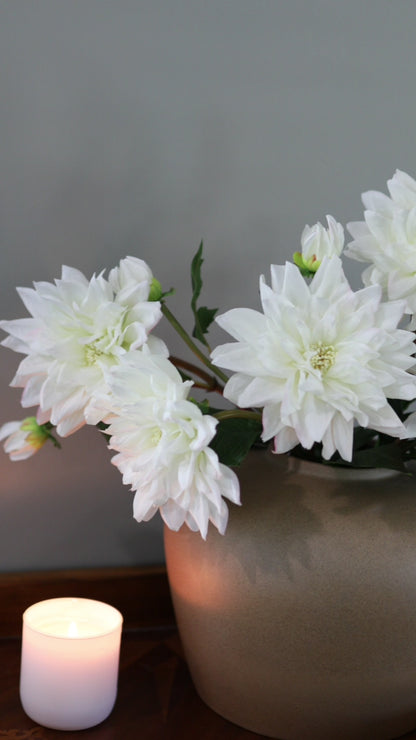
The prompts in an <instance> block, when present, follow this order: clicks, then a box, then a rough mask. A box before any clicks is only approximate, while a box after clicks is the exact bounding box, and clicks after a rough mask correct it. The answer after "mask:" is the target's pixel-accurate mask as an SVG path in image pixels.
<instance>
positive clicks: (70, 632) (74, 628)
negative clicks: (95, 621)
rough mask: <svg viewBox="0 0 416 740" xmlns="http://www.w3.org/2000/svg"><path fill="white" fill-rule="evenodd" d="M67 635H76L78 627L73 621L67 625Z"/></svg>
mask: <svg viewBox="0 0 416 740" xmlns="http://www.w3.org/2000/svg"><path fill="white" fill-rule="evenodd" d="M68 637H78V627H77V625H76V624H75V622H71V624H70V625H69V627H68Z"/></svg>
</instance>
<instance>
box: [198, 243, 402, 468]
mask: <svg viewBox="0 0 416 740" xmlns="http://www.w3.org/2000/svg"><path fill="white" fill-rule="evenodd" d="M271 276H272V287H271V288H270V287H269V286H267V285H266V283H265V281H264V278H261V281H260V291H261V300H262V305H263V311H264V314H262V313H260V312H258V311H254V310H251V309H246V308H237V309H233V310H231V311H228V312H227V313H225V314H223V315H222V316H219V317H218V318H217V321H218V323H219V325H220V326H221V327H222V328H223V329H225V330H226V331H227V332H228V333H229V334H231V336H233V337H234V338H235V339H236V340H237V341H236V342H233V343H229V344H224V345H221V346H219V347H217V348H216V349H215V350H214V352H213V354H212V360H213V362H214V363H215V364H216V365H218V366H220V367H223V368H227V369H228V370H231V371H234V372H235V374H234V375H232V376H231V378H230V380H229V381H228V383H227V384H226V387H225V396H226V397H227V398H228V399H230V400H231V401H233V402H234V403H236V404H238V405H239V406H241V407H264V410H263V440H264V441H266V440H269V439H272V438H273V437H274V446H275V451H276V452H279V453H280V452H286V451H288V450H290V449H292V448H293V447H295V446H296V445H297V444H299V443H300V444H301V445H302V446H303V447H304V448H306V449H310V448H311V447H312V445H313V444H314V442H322V444H323V457H324V458H325V459H329V458H331V457H332V455H333V454H334V452H335V451H336V450H338V452H339V453H340V455H341V456H342V457H343V458H344V459H345V460H351V457H352V443H353V427H354V422H355V421H356V422H358V424H360V425H361V426H362V427H368V428H371V429H374V430H377V431H379V432H384V433H386V434H389V435H392V436H395V437H400V438H403V437H406V436H407V435H406V430H405V428H404V426H403V424H402V422H401V421H400V419H399V418H398V416H397V415H396V414H395V412H394V411H393V409H392V407H391V406H390V405H389V403H388V400H387V399H388V398H392V399H393V398H401V399H408V400H409V399H413V398H415V396H416V379H415V377H414V376H412V375H411V374H410V373H409V372H408V369H409V368H410V367H411V366H412V365H413V364H414V360H413V358H412V354H413V351H414V346H413V336H412V334H411V333H410V332H409V331H406V330H402V329H398V328H397V325H398V323H399V321H400V319H401V317H402V314H403V309H404V303H403V302H402V301H394V302H390V303H382V302H381V293H382V291H381V288H380V287H378V286H371V287H369V288H364V289H362V290H360V291H358V292H357V293H354V292H353V291H352V289H351V288H350V286H349V284H348V282H347V279H346V277H345V275H344V272H343V269H342V265H341V260H340V259H339V257H332V258H327V257H326V258H324V260H323V262H322V264H321V267H320V268H319V270H318V272H317V273H316V275H315V276H314V278H313V280H312V282H311V283H310V285H308V284H307V283H306V281H305V280H304V279H303V278H302V276H301V274H300V272H299V270H298V269H297V267H295V265H292V264H289V263H288V264H286V266H284V267H283V266H275V265H273V266H272V267H271Z"/></svg>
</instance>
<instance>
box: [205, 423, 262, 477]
mask: <svg viewBox="0 0 416 740" xmlns="http://www.w3.org/2000/svg"><path fill="white" fill-rule="evenodd" d="M261 431H262V424H261V421H259V420H257V419H244V418H237V417H236V418H229V419H222V420H221V421H220V422H219V423H218V426H217V431H216V435H215V437H214V439H213V440H212V442H211V444H210V447H212V449H213V450H214V451H215V452H216V453H217V455H218V457H219V459H220V461H221V462H222V463H224V465H231V466H238V465H241V463H242V462H243V460H244V458H245V457H246V455H247V454H248V452H249V450H250V449H251V447H253V445H254V444H255V443H256V441H260V434H261Z"/></svg>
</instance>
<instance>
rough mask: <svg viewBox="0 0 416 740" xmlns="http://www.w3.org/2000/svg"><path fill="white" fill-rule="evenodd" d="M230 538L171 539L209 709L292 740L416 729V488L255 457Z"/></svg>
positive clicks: (186, 533)
mask: <svg viewBox="0 0 416 740" xmlns="http://www.w3.org/2000/svg"><path fill="white" fill-rule="evenodd" d="M239 476H240V480H241V488H242V502H243V505H242V507H235V506H233V507H232V510H231V511H230V520H229V525H228V528H227V532H226V534H225V536H221V535H219V534H218V533H217V531H216V530H215V529H214V528H213V527H211V528H210V531H209V534H208V537H207V540H206V541H205V542H204V541H203V540H202V538H201V536H200V535H199V534H195V533H192V532H190V530H189V529H188V528H187V527H182V529H181V530H180V531H179V532H177V533H175V532H171V531H170V530H167V529H166V531H165V548H166V559H167V567H168V575H169V580H170V585H171V591H172V596H173V601H174V606H175V611H176V615H177V620H178V625H179V630H180V634H181V639H182V642H183V646H184V650H185V653H186V657H187V661H188V664H189V668H190V671H191V674H192V677H193V680H194V683H195V686H196V689H197V691H198V693H199V694H200V696H201V698H202V699H203V700H204V701H205V702H206V703H207V704H208V705H209V706H210V707H211V708H212V709H214V710H215V711H216V712H218V713H219V714H221V715H222V716H224V717H226V718H227V719H229V720H231V721H232V722H235V723H236V724H238V725H241V726H242V727H245V728H247V729H249V730H252V731H254V732H257V733H260V734H263V735H266V736H270V737H274V738H280V739H281V740H364V739H366V740H386V739H387V738H388V739H391V738H396V737H398V736H400V735H401V734H403V733H405V732H408V731H410V730H412V729H413V728H415V727H416V478H411V477H408V476H406V475H402V474H395V473H391V472H390V471H382V470H367V471H358V470H348V469H341V468H332V467H328V466H322V465H319V464H315V463H307V462H301V461H299V460H296V459H293V458H289V457H287V456H275V455H272V454H271V453H264V452H254V453H251V455H250V456H249V457H248V458H247V460H246V461H245V463H244V464H243V466H242V467H241V470H240V472H239Z"/></svg>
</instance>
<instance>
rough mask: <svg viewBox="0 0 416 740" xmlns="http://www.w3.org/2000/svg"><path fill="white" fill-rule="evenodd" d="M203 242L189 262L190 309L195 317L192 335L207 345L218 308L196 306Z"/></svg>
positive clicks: (199, 285)
mask: <svg viewBox="0 0 416 740" xmlns="http://www.w3.org/2000/svg"><path fill="white" fill-rule="evenodd" d="M202 250H203V242H202V241H201V244H200V245H199V249H198V251H197V253H196V255H195V257H194V258H193V260H192V263H191V282H192V299H191V309H192V313H193V315H194V319H195V326H194V329H193V332H192V336H193V337H195V338H196V339H199V341H200V342H202V343H203V344H205V346H208V342H207V340H206V339H205V334H207V332H208V329H209V327H210V325H211V324H212V322H213V321H214V318H215V314H216V313H217V311H218V308H207V307H206V306H201V307H199V308H198V307H197V303H198V298H199V296H200V294H201V290H202V277H201V268H202V263H203V261H204V260H203V257H202Z"/></svg>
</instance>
